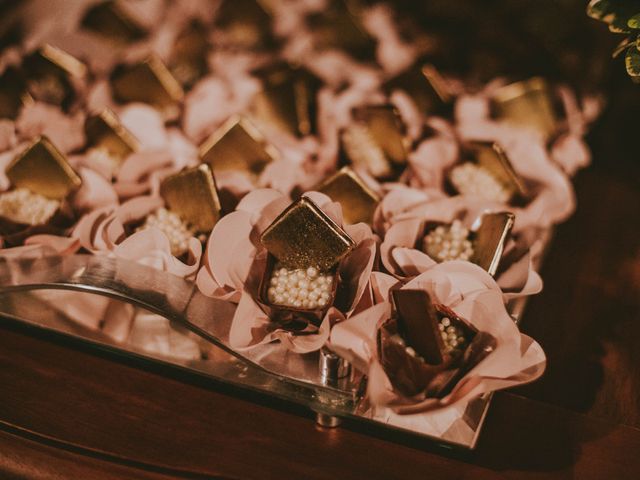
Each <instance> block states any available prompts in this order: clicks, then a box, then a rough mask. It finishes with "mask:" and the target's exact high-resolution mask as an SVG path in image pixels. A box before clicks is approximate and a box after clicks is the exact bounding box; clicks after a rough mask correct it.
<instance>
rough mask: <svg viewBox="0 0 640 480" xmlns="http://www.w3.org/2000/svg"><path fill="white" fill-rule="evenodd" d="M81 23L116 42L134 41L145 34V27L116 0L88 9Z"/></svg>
mask: <svg viewBox="0 0 640 480" xmlns="http://www.w3.org/2000/svg"><path fill="white" fill-rule="evenodd" d="M81 24H82V27H84V28H86V29H88V30H91V31H92V32H95V33H97V34H99V35H101V36H103V37H104V38H106V39H108V40H109V41H111V42H113V43H118V44H127V43H130V42H134V41H137V40H140V39H142V38H144V37H145V35H146V31H145V29H144V28H143V27H142V26H141V25H140V24H139V23H138V22H137V21H136V20H134V19H133V18H132V17H131V16H130V15H129V14H128V13H127V12H126V11H125V10H124V9H123V8H122V6H121V5H120V2H118V1H116V0H107V1H105V2H101V3H98V4H97V5H94V6H93V7H91V8H90V9H88V10H87V12H86V13H85V15H84V17H83V19H82V22H81Z"/></svg>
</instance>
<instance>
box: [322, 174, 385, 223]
mask: <svg viewBox="0 0 640 480" xmlns="http://www.w3.org/2000/svg"><path fill="white" fill-rule="evenodd" d="M315 190H317V191H319V192H322V193H324V194H325V195H328V196H329V197H330V198H331V200H333V201H334V202H338V203H340V205H341V206H342V216H343V218H344V221H345V223H347V224H354V223H359V222H364V223H367V224H368V225H371V224H372V223H373V214H374V212H375V211H376V207H377V206H378V204H379V203H380V195H378V194H377V193H376V191H375V190H374V189H373V188H372V187H371V186H369V185H367V183H366V182H365V181H364V180H363V178H362V177H361V176H360V175H358V174H357V173H356V172H355V171H354V170H353V169H352V168H351V167H343V168H341V169H340V170H338V171H337V172H336V173H334V174H333V175H331V176H330V177H329V178H327V179H325V180H324V181H323V182H322V183H321V184H320V185H319V186H317V187H316V188H315Z"/></svg>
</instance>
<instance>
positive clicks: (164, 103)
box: [111, 55, 184, 111]
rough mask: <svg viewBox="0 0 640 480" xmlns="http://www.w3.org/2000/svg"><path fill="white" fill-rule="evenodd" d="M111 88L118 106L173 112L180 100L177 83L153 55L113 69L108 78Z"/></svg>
mask: <svg viewBox="0 0 640 480" xmlns="http://www.w3.org/2000/svg"><path fill="white" fill-rule="evenodd" d="M111 87H112V89H113V96H114V98H115V99H116V100H117V101H119V102H123V103H127V102H144V103H148V104H150V105H153V106H155V107H157V108H158V109H160V110H162V111H166V110H168V109H171V108H174V107H175V106H176V104H177V103H178V102H180V101H181V100H182V98H183V96H184V91H183V90H182V87H181V86H180V84H179V83H178V81H177V80H176V79H175V78H174V76H173V75H171V72H170V71H169V70H168V69H167V67H166V66H165V65H164V63H162V61H161V60H160V58H158V57H157V56H155V55H152V56H150V57H149V58H147V59H146V60H145V61H143V62H140V63H136V64H133V65H120V66H119V67H117V68H116V69H115V70H114V72H113V74H112V76H111Z"/></svg>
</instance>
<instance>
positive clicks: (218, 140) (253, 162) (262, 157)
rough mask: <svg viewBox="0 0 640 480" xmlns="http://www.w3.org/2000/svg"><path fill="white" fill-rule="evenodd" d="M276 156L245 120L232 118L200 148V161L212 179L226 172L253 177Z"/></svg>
mask: <svg viewBox="0 0 640 480" xmlns="http://www.w3.org/2000/svg"><path fill="white" fill-rule="evenodd" d="M277 155H278V153H277V151H276V150H275V148H274V147H273V146H271V145H269V144H267V142H266V140H265V139H264V137H263V135H262V134H261V133H260V131H259V130H258V129H257V128H256V127H255V126H254V125H253V124H252V123H251V122H250V121H249V120H247V119H246V118H245V117H232V118H230V119H229V120H228V121H227V122H225V124H224V125H222V126H221V127H220V128H219V129H218V130H216V131H215V132H214V133H213V134H212V135H211V136H210V137H209V138H208V139H207V140H205V141H204V142H203V144H202V145H201V146H200V158H201V159H202V161H203V162H205V163H208V164H209V166H210V167H211V170H213V173H214V175H216V174H218V172H224V171H229V170H235V171H241V172H245V173H247V174H249V175H250V176H255V175H258V174H260V172H262V170H263V169H264V167H265V166H266V165H267V164H268V163H270V162H272V161H273V160H274V159H275V158H276V157H277Z"/></svg>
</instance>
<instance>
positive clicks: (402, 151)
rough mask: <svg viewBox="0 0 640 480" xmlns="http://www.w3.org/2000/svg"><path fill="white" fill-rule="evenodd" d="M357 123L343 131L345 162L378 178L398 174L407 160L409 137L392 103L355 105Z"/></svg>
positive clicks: (341, 142)
mask: <svg viewBox="0 0 640 480" xmlns="http://www.w3.org/2000/svg"><path fill="white" fill-rule="evenodd" d="M352 115H353V119H354V122H353V123H352V124H351V125H349V126H348V127H346V128H345V129H343V130H342V132H341V134H340V145H341V152H340V155H341V157H342V162H343V163H347V164H352V165H353V166H354V168H356V169H358V170H364V171H367V172H368V173H369V174H371V175H372V176H373V177H375V178H378V179H389V178H392V177H394V176H396V175H397V174H398V173H399V171H400V170H401V169H402V168H403V167H404V166H405V164H406V162H407V155H408V149H409V140H408V139H407V137H406V135H405V128H404V125H403V123H402V120H401V118H400V114H399V113H398V111H397V110H396V108H395V107H394V106H393V105H368V106H365V107H357V108H354V110H353V112H352Z"/></svg>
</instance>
